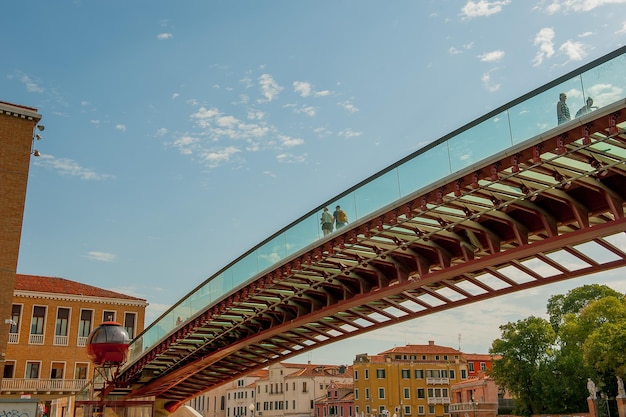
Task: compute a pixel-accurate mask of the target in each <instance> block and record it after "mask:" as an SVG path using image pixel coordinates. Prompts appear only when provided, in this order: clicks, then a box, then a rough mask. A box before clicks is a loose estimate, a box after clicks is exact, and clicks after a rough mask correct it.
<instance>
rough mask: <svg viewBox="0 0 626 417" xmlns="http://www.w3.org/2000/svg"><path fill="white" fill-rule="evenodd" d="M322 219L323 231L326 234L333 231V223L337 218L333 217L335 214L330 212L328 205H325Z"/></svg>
mask: <svg viewBox="0 0 626 417" xmlns="http://www.w3.org/2000/svg"><path fill="white" fill-rule="evenodd" d="M320 221H321V223H322V232H323V233H324V236H326V235H327V234H329V233H330V232H332V231H333V223H334V221H335V219H334V218H333V215H332V214H330V211H328V207H324V211H322V218H321V220H320Z"/></svg>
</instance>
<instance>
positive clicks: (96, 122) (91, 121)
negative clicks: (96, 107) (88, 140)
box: [89, 119, 102, 126]
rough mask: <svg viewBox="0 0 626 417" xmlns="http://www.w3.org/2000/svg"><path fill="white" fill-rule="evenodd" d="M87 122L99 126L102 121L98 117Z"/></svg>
mask: <svg viewBox="0 0 626 417" xmlns="http://www.w3.org/2000/svg"><path fill="white" fill-rule="evenodd" d="M89 123H91V124H92V125H94V126H100V123H102V122H101V121H100V120H98V119H92V120H90V121H89Z"/></svg>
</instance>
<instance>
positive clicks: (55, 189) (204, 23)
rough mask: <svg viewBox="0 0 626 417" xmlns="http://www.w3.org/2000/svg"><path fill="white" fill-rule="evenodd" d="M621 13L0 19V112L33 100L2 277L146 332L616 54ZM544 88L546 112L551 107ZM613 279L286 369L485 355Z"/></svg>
mask: <svg viewBox="0 0 626 417" xmlns="http://www.w3.org/2000/svg"><path fill="white" fill-rule="evenodd" d="M625 12H626V0H547V1H544V0H498V1H485V0H479V1H467V0H455V1H453V0H419V1H417V0H395V1H393V2H386V1H373V0H344V1H341V2H337V1H323V0H317V1H310V0H301V1H286V0H273V1H244V0H234V1H207V0H202V1H200V0H187V1H165V0H149V1H148V0H136V1H127V0H109V1H95V0H94V1H83V0H76V1H62V0H61V1H57V2H48V1H43V0H41V1H35V0H20V1H14V2H5V3H4V4H3V5H2V13H1V14H0V38H1V39H2V42H0V101H5V102H11V103H16V104H20V105H24V106H29V107H34V108H37V109H38V112H39V113H40V114H41V115H42V120H41V124H43V125H45V131H44V132H41V135H42V136H43V139H42V140H41V141H36V143H35V145H36V148H37V150H39V152H40V153H41V156H40V157H38V158H34V157H33V158H32V161H31V167H30V174H29V184H28V192H27V197H26V209H25V213H24V225H23V233H22V241H21V247H20V254H19V263H18V273H21V274H34V275H44V276H54V277H62V278H66V279H70V280H74V281H78V282H82V283H86V284H89V285H94V286H97V287H101V288H106V289H110V290H113V291H118V292H122V293H125V294H129V295H134V296H137V297H141V298H145V299H146V300H147V301H148V303H149V304H150V305H149V307H148V308H147V322H146V324H148V323H150V322H152V321H153V320H154V319H155V318H157V317H158V316H159V315H160V314H162V313H163V312H164V311H166V310H167V309H168V308H169V307H170V306H172V305H173V304H175V303H176V302H177V301H178V300H179V299H180V298H182V297H183V296H184V295H186V294H187V293H188V292H189V291H191V290H192V289H193V288H195V287H196V286H197V285H199V284H200V283H202V282H203V281H204V280H205V279H207V278H208V277H209V276H211V275H212V274H214V273H215V272H217V271H218V270H219V269H221V268H222V267H224V266H225V265H227V264H228V263H230V262H231V261H232V260H234V259H235V258H237V257H238V256H239V255H241V254H243V253H244V252H246V251H247V250H248V249H250V248H252V247H253V246H255V245H256V244H258V243H260V242H261V241H263V240H264V239H265V238H267V237H268V236H270V235H271V234H273V233H275V232H276V231H278V230H280V229H281V228H283V227H284V226H286V225H288V224H290V223H291V222H293V221H294V220H296V219H298V218H299V217H301V216H302V215H304V214H306V213H308V212H309V211H310V210H312V209H314V208H316V207H318V206H320V205H321V204H323V203H324V202H326V201H328V200H331V199H332V197H334V196H336V195H338V194H340V193H341V192H343V191H344V190H346V189H348V188H349V187H351V186H353V185H355V184H357V183H358V182H360V181H362V180H363V179H365V178H367V177H369V176H370V175H372V174H374V173H376V172H378V171H380V170H382V169H384V168H385V167H387V166H389V165H390V164H392V163H394V162H396V161H397V160H399V159H401V158H403V157H404V156H406V155H408V154H410V153H412V152H414V151H416V150H418V149H419V148H420V147H422V146H424V145H425V144H427V143H429V142H431V141H433V140H436V139H438V138H440V137H441V136H443V135H445V134H447V133H449V132H451V131H453V130H455V129H457V128H459V127H461V126H463V125H465V124H466V123H469V122H471V121H472V120H474V119H476V118H478V117H480V116H482V115H483V114H485V113H487V112H489V111H491V110H493V109H495V108H497V107H499V106H501V105H504V104H506V103H507V102H509V101H511V100H514V99H515V98H517V97H519V96H521V95H523V94H525V93H527V92H529V91H531V90H533V89H535V88H537V87H540V86H541V85H543V84H545V83H547V82H550V81H552V80H554V79H555V78H557V77H559V76H561V75H563V74H566V73H568V72H570V71H572V70H574V69H576V68H578V67H580V66H582V65H584V64H586V63H588V62H590V61H592V60H594V59H596V58H599V57H601V56H603V55H605V54H607V53H609V52H612V51H613V50H615V49H617V48H619V47H621V46H623V45H624V44H625V43H626V13H625ZM557 99H558V98H557V97H555V103H556V101H557ZM624 272H625V271H624V270H618V271H613V272H608V273H603V274H598V275H595V276H590V277H585V278H581V279H575V280H571V281H567V282H565V283H561V284H558V285H557V284H553V285H549V286H543V287H540V288H538V289H534V290H529V291H524V292H520V293H517V294H512V295H509V296H505V297H500V298H496V299H492V300H489V301H485V302H482V303H478V304H474V305H469V306H466V307H462V308H459V309H455V310H450V311H447V312H444V313H439V314H436V315H433V316H429V317H426V318H422V319H417V320H414V321H411V322H408V323H405V324H402V325H397V326H393V327H389V328H385V329H381V330H377V331H374V332H371V333H368V334H365V335H361V336H358V337H355V338H353V339H350V340H347V341H342V342H338V343H336V344H332V345H330V346H328V347H324V348H320V349H316V350H314V351H311V352H309V353H306V354H303V355H301V356H299V357H296V358H294V359H293V360H294V361H304V360H311V361H312V362H316V363H329V364H331V363H337V364H341V363H351V362H352V361H353V360H354V356H355V355H356V354H359V353H372V354H373V353H378V352H381V351H383V350H386V349H389V348H391V347H393V346H400V345H405V344H407V343H412V344H425V343H427V342H428V341H429V340H433V341H435V342H436V343H437V344H439V345H444V346H451V347H455V348H459V347H460V348H461V349H462V350H463V351H465V352H473V353H487V352H488V350H489V348H490V346H491V342H492V341H493V340H494V339H495V338H497V337H498V336H499V335H500V333H499V326H500V325H503V324H506V323H507V322H510V321H517V320H520V319H523V318H526V317H528V316H530V315H542V316H545V307H546V302H547V299H548V298H549V297H550V296H551V295H554V294H564V293H566V292H567V291H568V290H570V289H572V288H575V287H577V286H580V285H584V284H591V283H599V284H607V285H609V286H611V287H612V288H614V289H616V290H618V291H621V292H626V283H624V282H623V281H624V280H623V279H621V276H623V274H624Z"/></svg>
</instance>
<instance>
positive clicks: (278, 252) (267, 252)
mask: <svg viewBox="0 0 626 417" xmlns="http://www.w3.org/2000/svg"><path fill="white" fill-rule="evenodd" d="M285 246H286V243H285V234H284V233H281V234H280V235H278V236H276V237H274V238H273V239H272V240H269V241H268V242H266V243H265V244H263V246H261V247H260V248H259V249H258V251H257V252H258V253H259V270H260V271H264V270H265V269H267V268H269V267H270V266H272V265H274V264H275V263H276V262H278V261H280V260H281V259H283V258H285V257H286V256H287V251H286V250H285Z"/></svg>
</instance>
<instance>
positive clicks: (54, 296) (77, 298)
mask: <svg viewBox="0 0 626 417" xmlns="http://www.w3.org/2000/svg"><path fill="white" fill-rule="evenodd" d="M13 295H14V296H15V297H24V298H40V299H42V298H43V299H46V300H63V301H74V302H85V301H88V302H90V303H96V304H117V305H129V306H137V307H146V306H147V305H148V303H147V302H146V301H144V300H133V299H127V298H110V297H93V296H85V295H71V294H60V293H50V292H40V291H24V290H15V291H14V292H13Z"/></svg>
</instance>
